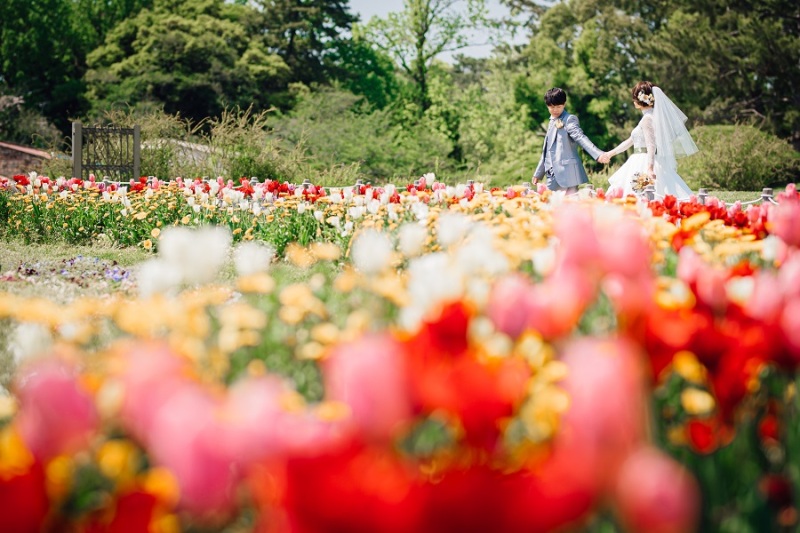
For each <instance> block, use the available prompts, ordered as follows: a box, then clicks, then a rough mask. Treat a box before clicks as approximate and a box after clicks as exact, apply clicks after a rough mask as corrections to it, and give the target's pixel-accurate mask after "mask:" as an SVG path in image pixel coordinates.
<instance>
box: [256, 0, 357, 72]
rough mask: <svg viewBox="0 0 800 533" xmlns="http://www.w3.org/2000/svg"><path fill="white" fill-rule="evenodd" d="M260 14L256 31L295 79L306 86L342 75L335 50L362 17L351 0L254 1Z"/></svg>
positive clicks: (257, 18)
mask: <svg viewBox="0 0 800 533" xmlns="http://www.w3.org/2000/svg"><path fill="white" fill-rule="evenodd" d="M251 5H253V6H255V7H256V9H257V10H258V12H259V16H257V17H254V18H253V19H252V23H251V24H252V26H253V28H254V31H256V32H258V33H260V34H261V35H263V39H264V45H265V46H266V48H267V50H269V51H270V52H271V53H274V54H277V55H279V56H280V57H281V58H282V59H283V61H284V62H285V63H286V64H287V65H288V66H289V68H290V69H291V73H292V74H291V81H292V82H301V83H305V84H306V85H310V84H312V83H327V82H329V81H330V80H331V79H332V78H337V77H340V75H341V72H340V71H338V70H337V68H336V67H337V65H336V63H335V62H333V61H330V60H329V59H330V56H331V54H332V53H333V51H334V50H335V49H336V48H337V47H338V46H339V45H340V44H341V42H342V41H344V40H346V38H347V36H346V34H347V33H348V32H349V31H350V30H351V27H352V24H353V23H354V22H355V21H356V20H358V17H357V16H356V15H354V14H353V13H351V12H350V8H349V6H348V2H347V0H253V1H252V2H251Z"/></svg>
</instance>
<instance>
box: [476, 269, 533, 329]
mask: <svg viewBox="0 0 800 533" xmlns="http://www.w3.org/2000/svg"><path fill="white" fill-rule="evenodd" d="M531 288H532V284H531V282H530V281H529V280H528V279H527V278H525V277H524V276H521V275H512V276H506V277H504V278H502V279H501V280H499V281H498V282H497V283H495V284H494V286H493V287H492V292H491V294H490V295H489V303H488V304H487V306H486V316H488V317H489V319H490V320H491V321H492V322H493V323H494V327H495V328H496V329H497V331H500V332H501V333H505V334H506V335H508V336H509V337H511V338H512V339H516V338H517V337H519V336H520V335H521V334H522V332H523V331H525V328H526V327H527V324H528V318H529V316H528V315H529V313H530V310H529V308H528V293H529V292H530V290H531Z"/></svg>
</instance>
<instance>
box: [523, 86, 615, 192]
mask: <svg viewBox="0 0 800 533" xmlns="http://www.w3.org/2000/svg"><path fill="white" fill-rule="evenodd" d="M544 103H545V105H547V110H548V111H550V125H549V127H548V128H547V135H546V136H545V138H544V146H542V157H541V158H540V159H539V164H538V165H537V166H536V170H535V171H534V172H533V180H532V181H533V183H534V185H535V184H536V183H538V182H539V180H540V179H542V178H544V177H546V178H547V181H546V184H547V188H548V189H550V190H551V191H566V192H567V194H571V193H575V192H577V191H578V185H580V184H581V183H587V182H588V181H589V178H588V177H587V176H586V170H585V169H584V168H583V162H582V161H581V158H580V156H579V155H578V147H577V145H580V147H581V148H583V149H584V151H586V153H588V154H589V155H590V156H592V158H593V159H595V160H597V158H598V157H600V156H601V155H603V151H602V150H600V149H599V148H598V147H596V146H595V145H594V144H592V141H590V140H589V138H588V137H587V136H586V134H584V133H583V130H582V129H581V126H580V123H579V122H578V117H576V116H575V115H570V114H569V113H567V112H566V111H565V110H564V106H565V104H566V103H567V93H565V92H564V90H563V89H559V88H558V87H554V88H552V89H550V90H548V91H547V92H546V93H545V95H544Z"/></svg>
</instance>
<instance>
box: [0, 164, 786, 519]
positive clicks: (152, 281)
mask: <svg viewBox="0 0 800 533" xmlns="http://www.w3.org/2000/svg"><path fill="white" fill-rule="evenodd" d="M11 240H13V241H14V242H23V243H31V244H33V243H49V242H63V243H69V244H74V245H87V244H88V245H93V244H94V245H99V244H100V243H102V244H103V245H104V246H113V247H119V248H123V247H124V248H129V247H137V248H140V249H143V250H146V251H147V254H148V259H147V260H145V261H144V262H142V263H141V264H138V265H136V266H135V267H133V268H131V269H130V271H127V270H125V271H123V270H121V269H119V268H116V269H114V268H111V267H110V266H109V265H107V264H105V263H103V262H97V265H98V266H97V267H92V266H91V264H92V263H90V262H87V263H86V264H84V266H82V267H81V268H83V269H84V270H87V269H88V270H89V271H91V269H92V268H96V269H97V270H96V271H95V272H90V274H91V275H90V276H89V277H90V278H91V279H93V280H102V281H103V283H104V285H103V287H104V290H103V291H102V292H101V293H99V294H94V293H93V294H88V293H87V294H86V295H80V296H78V297H74V298H73V297H70V298H59V297H58V295H57V294H52V295H51V296H41V295H30V294H24V292H20V291H19V290H16V288H18V287H19V286H20V284H24V283H26V281H24V280H22V278H20V277H19V276H18V275H17V274H14V273H13V272H12V273H11V274H8V275H5V276H3V281H0V365H1V366H0V370H2V371H1V372H0V531H2V532H4V533H5V532H41V531H44V532H51V531H52V532H62V531H66V532H76V533H84V532H85V533H100V532H126V533H127V532H131V533H139V532H141V533H146V532H148V533H173V532H182V531H190V532H251V531H252V532H259V533H323V532H326V533H327V532H330V533H334V532H336V533H338V532H343V533H345V532H346V533H350V532H365V533H367V532H370V533H372V532H377V533H382V532H387V533H395V532H397V533H404V532H431V533H434V532H435V533H447V532H459V533H463V532H511V533H515V532H520V533H538V532H541V533H544V532H551V531H553V532H563V531H567V532H571V531H576V532H578V531H580V532H583V531H586V532H598V533H600V532H609V533H611V532H617V531H619V532H623V531H625V532H642V533H644V532H647V533H684V532H692V531H726V532H743V533H744V532H760V531H787V532H788V531H796V530H797V528H798V524H800V516H799V515H798V501H797V488H798V487H799V486H800V424H798V422H797V416H798V410H799V409H800V398H798V390H797V381H798V367H799V366H800V193H798V191H797V190H796V188H795V187H794V186H793V185H791V186H788V187H787V188H786V189H785V191H783V192H780V193H778V194H776V196H775V198H774V201H765V202H762V203H758V204H754V205H749V206H747V207H744V206H742V205H741V204H740V203H735V204H733V205H726V204H725V203H724V202H722V201H720V200H718V199H716V198H714V197H708V198H703V199H698V198H695V197H692V198H690V199H689V200H687V201H680V202H679V201H678V200H677V199H675V198H673V197H669V196H668V197H666V198H663V199H658V200H651V201H647V200H645V199H641V198H636V197H633V196H630V197H627V198H623V197H622V196H621V195H620V194H619V193H618V192H617V191H611V192H604V191H602V190H597V191H595V190H592V189H582V190H581V191H580V192H579V194H578V195H575V196H572V197H566V196H564V194H563V193H553V192H551V191H547V190H546V189H544V188H543V187H542V186H540V187H539V188H538V189H529V188H527V187H510V188H508V189H502V190H501V189H490V188H489V187H485V186H483V185H482V184H480V183H473V182H469V183H466V184H460V185H457V186H452V185H446V184H444V183H441V182H439V181H437V180H436V177H435V176H434V175H432V174H429V175H426V176H424V177H422V178H420V179H419V180H416V181H415V182H414V183H408V184H402V185H397V186H394V185H384V186H372V185H363V184H360V183H359V184H356V185H355V186H353V187H343V188H328V187H320V186H316V185H314V184H310V183H304V184H300V185H294V184H289V183H278V182H271V181H267V182H259V181H258V180H255V179H253V180H246V179H242V180H240V181H239V182H238V183H235V182H233V181H225V180H223V179H222V178H219V179H216V180H209V179H193V180H190V179H181V178H176V179H174V180H171V181H160V180H157V179H147V178H142V179H141V180H138V181H132V182H130V183H127V184H119V183H110V182H103V181H96V180H94V179H93V178H92V179H90V180H79V179H76V178H73V179H64V178H59V179H51V178H48V177H45V176H38V175H35V174H32V175H30V176H22V175H20V176H15V177H14V178H13V179H11V180H7V181H0V246H2V245H3V244H2V243H3V242H4V241H5V242H9V241H11ZM86 265H89V266H86ZM2 267H3V270H7V269H8V268H10V267H9V265H3V266H2ZM11 267H13V268H16V265H12V266H11ZM72 267H73V265H71V264H70V265H66V266H64V267H63V268H64V270H65V271H66V270H67V269H68V268H72ZM226 268H227V269H229V270H230V274H229V275H226V276H220V272H221V271H223V270H225V269H226ZM2 274H3V272H0V275H2ZM12 288H14V289H15V290H12Z"/></svg>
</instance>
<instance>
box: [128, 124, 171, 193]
mask: <svg viewBox="0 0 800 533" xmlns="http://www.w3.org/2000/svg"><path fill="white" fill-rule="evenodd" d="M141 140H142V130H141V128H140V127H139V126H138V125H135V126H134V127H133V179H135V180H138V179H139V172H140V169H141V162H142V146H141ZM167 179H170V177H169V176H167Z"/></svg>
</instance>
